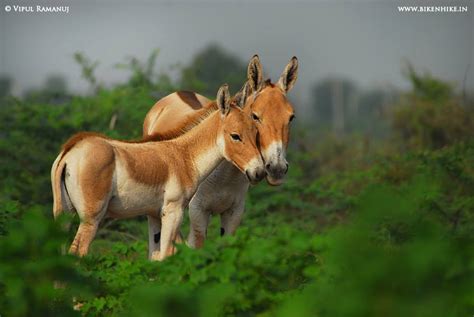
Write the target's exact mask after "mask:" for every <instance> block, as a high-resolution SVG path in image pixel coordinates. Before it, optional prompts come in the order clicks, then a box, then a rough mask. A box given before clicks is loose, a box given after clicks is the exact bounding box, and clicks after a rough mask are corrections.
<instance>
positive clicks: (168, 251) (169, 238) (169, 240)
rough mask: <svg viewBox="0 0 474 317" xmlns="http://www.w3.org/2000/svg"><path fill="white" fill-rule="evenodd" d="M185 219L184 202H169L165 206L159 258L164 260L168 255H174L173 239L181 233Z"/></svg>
mask: <svg viewBox="0 0 474 317" xmlns="http://www.w3.org/2000/svg"><path fill="white" fill-rule="evenodd" d="M182 221H183V204H182V202H180V201H179V202H168V203H166V205H165V206H164V207H163V210H162V215H161V240H160V255H159V257H158V260H160V261H162V260H164V259H165V258H166V257H168V256H170V255H173V254H174V253H175V252H176V250H175V247H174V244H173V241H175V240H176V237H177V235H178V233H179V227H180V225H181V222H182Z"/></svg>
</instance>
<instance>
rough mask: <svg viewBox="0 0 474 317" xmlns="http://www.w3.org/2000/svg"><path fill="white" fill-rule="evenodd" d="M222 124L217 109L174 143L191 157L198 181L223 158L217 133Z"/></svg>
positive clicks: (219, 136)
mask: <svg viewBox="0 0 474 317" xmlns="http://www.w3.org/2000/svg"><path fill="white" fill-rule="evenodd" d="M221 124H222V121H221V118H220V113H219V112H218V111H216V112H214V113H213V114H211V115H210V116H209V117H207V118H206V119H205V120H203V121H202V122H201V123H200V124H198V125H197V126H196V127H194V128H193V129H191V130H190V131H189V132H187V133H186V134H184V135H182V136H180V137H178V138H176V139H175V140H174V143H175V144H176V145H177V146H178V147H180V148H181V149H182V150H183V152H184V153H187V155H188V156H189V157H191V158H192V159H191V162H192V164H193V165H194V166H193V168H194V170H195V175H196V176H197V179H198V182H199V183H200V182H201V181H203V180H204V179H205V178H206V177H207V176H208V175H209V174H210V173H211V172H212V171H213V170H214V169H215V168H216V167H217V165H218V164H219V163H220V162H222V160H223V159H224V156H223V153H222V150H223V149H222V146H223V145H220V144H219V143H220V140H219V139H220V138H221V137H222V136H221V135H220V134H219V130H220V126H221Z"/></svg>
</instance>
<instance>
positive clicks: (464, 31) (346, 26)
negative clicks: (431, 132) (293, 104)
mask: <svg viewBox="0 0 474 317" xmlns="http://www.w3.org/2000/svg"><path fill="white" fill-rule="evenodd" d="M0 1H1V3H2V5H1V7H0V12H1V13H0V73H2V74H5V73H6V74H8V75H10V76H11V77H13V79H14V92H15V93H20V92H21V91H23V90H24V89H27V88H31V87H35V86H36V87H37V86H40V85H41V84H42V83H43V82H44V79H45V77H46V76H47V75H49V74H63V75H64V76H65V77H66V79H67V81H68V86H69V87H70V88H71V89H77V90H82V91H83V90H84V89H85V87H87V85H86V83H85V82H84V81H83V80H82V79H81V78H80V70H79V67H78V66H77V65H76V64H75V63H74V61H73V58H72V55H73V53H74V52H75V51H83V52H84V53H86V55H88V56H89V57H91V58H93V59H97V60H99V61H100V62H101V64H100V67H99V68H98V70H97V75H98V77H99V78H100V80H102V81H104V82H106V83H110V82H115V81H119V80H122V79H123V78H125V77H126V73H124V71H123V70H118V69H116V68H115V67H114V65H115V64H116V63H118V62H121V61H123V60H124V58H125V57H126V56H129V55H133V56H137V57H139V58H143V59H144V58H146V56H148V54H149V53H150V52H151V51H152V49H154V48H160V49H161V54H160V56H159V58H158V61H157V65H158V66H157V67H158V69H159V70H164V71H166V70H168V69H169V67H170V65H173V64H176V63H182V64H185V63H187V62H188V61H189V60H190V58H191V57H192V56H193V54H195V53H196V52H197V51H198V50H200V49H202V48H203V47H205V46H206V45H207V44H209V43H210V42H217V43H219V44H221V45H222V46H223V47H224V48H226V49H227V50H229V51H230V52H233V53H235V54H236V55H238V56H239V57H241V58H242V59H244V60H248V59H249V58H250V57H251V56H252V55H253V54H255V53H258V54H259V55H260V57H261V59H262V62H263V65H264V69H265V71H266V73H267V74H268V75H270V76H271V77H273V78H275V77H277V76H278V75H279V74H280V72H281V70H282V68H283V67H284V65H285V64H286V63H287V61H288V60H289V58H290V57H291V56H293V55H296V56H298V58H299V60H300V76H299V79H298V83H297V85H296V88H295V91H294V92H293V93H292V95H293V96H294V98H296V100H299V101H301V102H303V103H304V102H306V101H308V98H309V97H310V94H309V88H310V87H311V86H312V85H314V83H315V82H316V81H317V80H320V79H322V78H325V77H328V76H334V75H342V76H346V77H348V78H350V79H352V80H354V81H356V82H357V83H358V84H359V85H361V86H362V87H370V86H383V85H395V86H397V87H405V86H406V82H405V81H404V79H403V76H402V75H401V66H402V64H403V60H404V59H407V60H409V61H411V62H412V63H413V64H414V65H415V66H416V67H417V68H418V69H421V70H429V71H430V72H431V73H433V74H434V75H436V76H439V77H442V78H444V79H447V80H450V81H452V82H454V83H462V82H463V78H464V76H465V72H466V69H468V66H469V64H471V67H470V70H469V73H468V78H467V83H466V85H467V87H469V88H471V87H474V78H473V77H474V76H473V74H474V57H473V55H474V54H473V42H474V36H473V29H474V19H473V10H474V2H470V1H463V2H459V1H453V0H445V1H436V2H434V1H429V0H424V1H419V0H416V1H415V0H412V1H403V2H401V1H335V0H333V1H315V2H308V1H304V2H303V1H287V2H270V1H252V2H251V1H237V0H235V1H178V2H172V1H136V0H135V1H132V0H128V1H111V0H109V1H84V0H80V1H79V0H77V1H74V2H72V1H69V2H68V1H62V2H57V1H47V0H31V1H25V0H22V1H20V0H0ZM463 3H464V4H463ZM18 4H21V5H34V6H36V5H52V4H61V5H69V6H70V9H69V13H67V14H66V13H56V14H55V13H37V12H35V13H18V12H13V10H12V11H10V12H5V10H4V7H5V6H6V5H10V6H13V5H18ZM401 4H405V5H432V4H436V5H440V4H442V5H467V6H468V12H467V13H401V12H398V9H397V6H398V5H401ZM234 89H238V87H235V88H234Z"/></svg>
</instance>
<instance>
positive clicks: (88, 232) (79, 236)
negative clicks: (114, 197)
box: [69, 202, 108, 257]
mask: <svg viewBox="0 0 474 317" xmlns="http://www.w3.org/2000/svg"><path fill="white" fill-rule="evenodd" d="M107 205H108V202H106V203H105V204H103V206H102V208H100V209H98V211H97V212H81V213H79V214H82V215H84V216H83V217H81V223H80V224H79V228H78V229H77V233H76V236H75V237H74V241H73V242H72V244H71V247H70V248H69V253H71V254H75V255H78V256H80V257H83V256H84V255H86V254H87V252H88V251H89V246H90V244H91V242H92V240H94V237H95V234H96V233H97V228H98V227H99V223H100V221H101V220H102V219H103V218H104V215H105V211H106V210H107Z"/></svg>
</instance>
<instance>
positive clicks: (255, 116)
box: [252, 113, 260, 122]
mask: <svg viewBox="0 0 474 317" xmlns="http://www.w3.org/2000/svg"><path fill="white" fill-rule="evenodd" d="M252 119H254V120H255V121H257V122H260V118H259V117H258V116H257V115H256V114H255V113H252Z"/></svg>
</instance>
